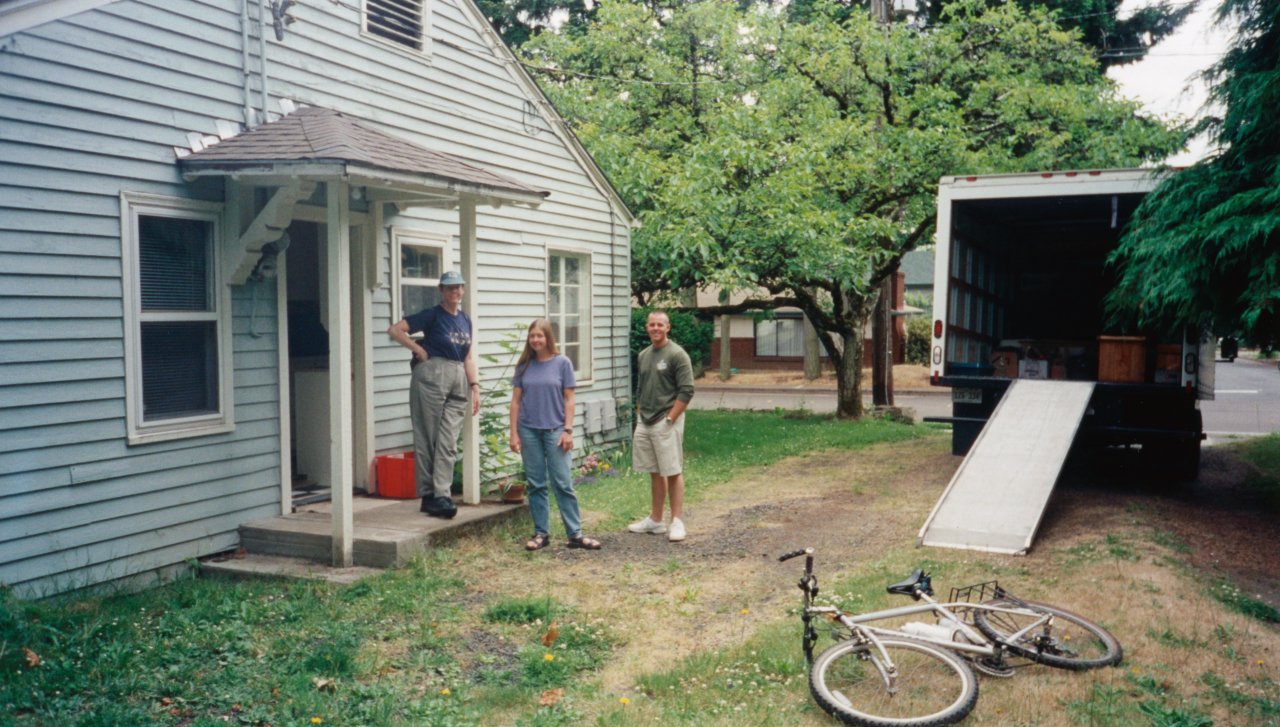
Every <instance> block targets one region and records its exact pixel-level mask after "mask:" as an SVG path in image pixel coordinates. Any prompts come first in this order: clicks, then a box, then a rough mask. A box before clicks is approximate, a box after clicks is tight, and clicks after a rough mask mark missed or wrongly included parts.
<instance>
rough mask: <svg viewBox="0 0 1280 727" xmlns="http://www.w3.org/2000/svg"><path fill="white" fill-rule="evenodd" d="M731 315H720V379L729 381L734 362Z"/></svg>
mask: <svg viewBox="0 0 1280 727" xmlns="http://www.w3.org/2000/svg"><path fill="white" fill-rule="evenodd" d="M729 328H730V326H729V316H727V315H722V316H720V380H721V381H728V380H729V375H730V374H731V373H732V371H731V370H730V369H731V368H732V362H731V361H730V360H729V357H730V345H729V344H730V339H729Z"/></svg>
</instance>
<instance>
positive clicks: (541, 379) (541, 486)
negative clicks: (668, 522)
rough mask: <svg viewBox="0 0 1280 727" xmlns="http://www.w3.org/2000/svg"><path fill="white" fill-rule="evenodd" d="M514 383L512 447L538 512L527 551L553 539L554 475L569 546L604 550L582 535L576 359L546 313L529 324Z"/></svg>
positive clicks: (534, 511) (533, 509)
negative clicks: (576, 475)
mask: <svg viewBox="0 0 1280 727" xmlns="http://www.w3.org/2000/svg"><path fill="white" fill-rule="evenodd" d="M511 385H512V387H513V391H512V393H511V450H512V451H513V452H518V453H519V454H520V458H521V459H522V460H523V461H524V475H525V479H526V480H528V487H527V488H526V492H527V493H528V495H529V511H530V512H531V513H532V514H533V531H534V532H533V538H532V539H530V540H529V542H528V543H525V546H524V547H525V550H541V549H542V548H545V547H547V544H548V543H550V542H551V528H550V525H549V522H548V521H549V520H550V518H551V503H550V501H549V500H548V499H547V484H548V480H549V481H550V484H551V486H552V488H554V490H555V493H556V503H557V504H558V505H559V506H560V519H561V520H562V521H563V522H564V530H565V533H566V534H567V535H568V536H569V542H568V545H569V547H570V548H585V549H587V550H599V549H600V541H598V540H593V539H591V538H585V537H583V536H582V520H581V518H580V516H579V514H578V496H577V495H576V494H574V491H573V478H572V476H571V475H570V474H569V465H570V462H571V461H572V459H573V390H574V388H575V387H576V386H577V382H576V381H575V380H574V377H573V364H572V363H571V362H570V361H569V359H568V358H566V357H565V356H562V355H560V354H559V353H558V352H557V351H556V337H555V333H553V332H552V330H551V322H550V321H548V320H546V319H545V318H538V319H536V320H534V321H533V323H530V324H529V335H528V338H526V339H525V345H524V351H522V352H521V353H520V359H519V360H518V361H516V375H515V378H513V379H512V380H511Z"/></svg>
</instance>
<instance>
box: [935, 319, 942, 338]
mask: <svg viewBox="0 0 1280 727" xmlns="http://www.w3.org/2000/svg"><path fill="white" fill-rule="evenodd" d="M933 337H934V338H942V321H940V320H938V321H934V322H933Z"/></svg>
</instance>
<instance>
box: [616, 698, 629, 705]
mask: <svg viewBox="0 0 1280 727" xmlns="http://www.w3.org/2000/svg"><path fill="white" fill-rule="evenodd" d="M618 702H619V703H620V704H622V706H624V707H625V706H627V705H628V704H631V700H630V699H627V698H626V697H622V698H621V699H619V700H618Z"/></svg>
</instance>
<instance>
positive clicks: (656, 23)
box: [526, 0, 1181, 417]
mask: <svg viewBox="0 0 1280 727" xmlns="http://www.w3.org/2000/svg"><path fill="white" fill-rule="evenodd" d="M817 10H818V11H819V12H815V14H813V15H812V16H811V17H810V18H808V19H807V20H806V22H804V23H793V22H789V20H788V18H787V17H786V15H785V14H784V13H778V12H771V11H769V10H768V8H767V7H765V8H764V9H762V8H761V7H760V6H753V7H750V8H747V9H746V10H742V9H741V8H740V7H739V6H738V5H736V4H735V3H733V2H730V1H729V0H720V1H717V0H708V1H707V2H700V3H692V4H685V3H679V4H676V5H674V6H672V7H670V8H666V9H655V8H651V7H648V6H640V5H636V4H634V3H627V2H613V3H606V4H604V5H602V6H601V7H600V9H599V11H598V15H597V18H596V22H595V23H593V24H592V25H591V26H589V28H588V32H586V33H585V34H581V35H555V36H553V35H551V34H544V35H542V36H540V37H539V38H537V39H535V40H534V41H533V42H531V43H530V44H529V45H528V46H526V50H529V51H530V52H531V53H532V55H533V57H534V58H536V59H537V60H536V61H535V65H538V66H542V67H555V68H557V69H559V70H558V71H557V72H555V73H550V74H548V76H547V77H546V80H547V83H546V84H545V85H546V88H547V90H548V91H549V93H551V95H552V96H553V97H554V98H555V100H556V101H557V103H558V105H559V106H560V108H561V111H562V112H563V113H564V115H565V116H566V118H567V119H569V121H570V122H571V123H572V124H573V125H574V126H575V128H576V129H577V131H578V133H579V134H580V136H581V138H582V139H583V140H584V142H585V143H586V144H587V147H588V148H589V149H590V150H591V151H592V153H593V155H594V156H595V157H596V159H597V160H598V161H599V162H600V163H601V165H602V166H603V167H604V168H605V170H606V171H607V172H608V174H609V175H610V177H611V178H612V179H613V181H614V182H615V184H616V185H617V187H618V189H619V191H620V192H621V193H622V195H623V196H624V198H625V199H626V200H627V202H628V204H629V205H631V206H632V208H633V209H635V210H636V211H637V212H638V213H639V215H640V218H641V221H642V225H641V227H640V229H639V230H637V231H636V233H635V235H634V239H633V248H634V249H633V269H632V276H633V281H634V284H633V290H634V292H635V294H636V295H637V296H638V297H639V298H641V299H642V300H645V299H648V298H651V297H653V296H655V295H660V294H661V293H663V292H664V291H671V290H687V289H690V288H695V287H706V286H716V287H719V288H721V289H722V290H744V291H749V292H750V294H751V297H750V298H749V299H748V300H747V301H746V302H744V303H741V304H738V305H734V306H720V307H717V308H714V309H712V310H713V311H714V312H718V313H729V312H737V311H745V310H768V309H773V308H778V307H782V306H796V307H799V308H801V309H802V310H803V311H804V312H805V313H806V314H807V316H808V317H809V320H810V321H812V322H813V324H814V326H815V328H816V329H817V331H818V334H819V337H820V339H821V341H822V343H823V346H824V348H825V350H826V352H827V354H828V355H829V356H830V357H831V359H832V361H833V363H834V364H835V367H836V375H837V380H838V384H839V396H838V413H839V414H840V415H841V416H847V417H857V416H860V415H861V412H862V400H861V396H860V395H859V393H858V392H859V384H860V382H859V377H860V375H861V365H860V364H861V359H862V341H863V338H862V336H863V325H864V322H865V320H866V317H867V315H868V313H869V312H870V310H871V307H872V306H873V305H874V303H875V297H876V291H877V288H878V286H879V283H880V282H881V280H882V279H883V278H884V277H885V275H887V274H888V273H889V272H890V271H891V270H893V269H894V268H895V267H896V266H897V263H898V261H899V260H900V258H901V256H902V255H903V254H904V253H905V252H907V251H909V250H910V249H912V248H913V247H914V246H915V245H916V244H918V243H919V242H921V241H923V240H925V239H927V238H928V236H929V235H930V232H931V229H932V224H933V217H934V205H933V198H934V194H935V191H936V185H937V181H938V178H939V177H940V176H942V175H944V174H954V173H961V172H964V173H992V172H1010V171H1025V170H1033V169H1042V168H1063V167H1072V166H1075V167H1104V166H1126V165H1132V164H1136V163H1139V162H1141V161H1143V160H1146V159H1152V158H1160V157H1162V156H1164V155H1165V154H1167V153H1168V152H1169V151H1170V150H1172V149H1174V148H1176V147H1177V146H1178V145H1179V144H1180V141H1181V137H1180V135H1178V134H1176V133H1174V132H1172V131H1170V130H1169V129H1167V128H1165V127H1164V126H1162V125H1161V124H1159V123H1158V122H1155V121H1150V120H1145V119H1143V118H1141V117H1140V116H1138V115H1137V113H1136V108H1135V106H1134V104H1132V103H1130V102H1127V101H1124V100H1121V99H1119V98H1118V97H1117V96H1116V94H1115V92H1114V88H1113V87H1112V86H1111V85H1110V82H1108V81H1107V80H1106V79H1104V78H1102V77H1101V76H1100V75H1099V74H1098V73H1097V69H1096V64H1095V61H1094V60H1093V58H1092V55H1091V54H1090V53H1089V51H1088V50H1087V49H1085V48H1084V47H1082V46H1081V45H1079V44H1078V43H1077V42H1076V40H1075V39H1074V37H1073V36H1071V35H1070V34H1068V33H1065V32H1063V31H1061V30H1060V29H1059V28H1058V27H1057V26H1056V25H1055V24H1054V23H1053V21H1052V20H1051V19H1050V18H1049V16H1048V15H1047V14H1045V13H1043V12H1040V11H1033V12H1030V13H1028V12H1024V11H1022V10H1021V9H1019V8H1018V7H1017V6H1014V5H1006V6H998V7H987V6H986V4H985V3H982V2H979V0H956V1H955V2H953V3H952V4H951V5H950V7H949V8H948V10H947V12H948V14H949V15H948V17H947V22H945V23H943V24H941V25H939V26H938V27H936V28H932V29H929V30H927V31H922V30H920V29H915V28H911V27H907V26H903V25H895V26H892V27H888V28H886V27H883V26H879V25H877V24H875V23H873V22H872V21H871V20H870V18H868V17H865V16H863V15H847V14H842V13H841V12H840V9H839V7H838V6H836V5H834V4H832V5H825V6H821V7H819V8H817Z"/></svg>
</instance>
